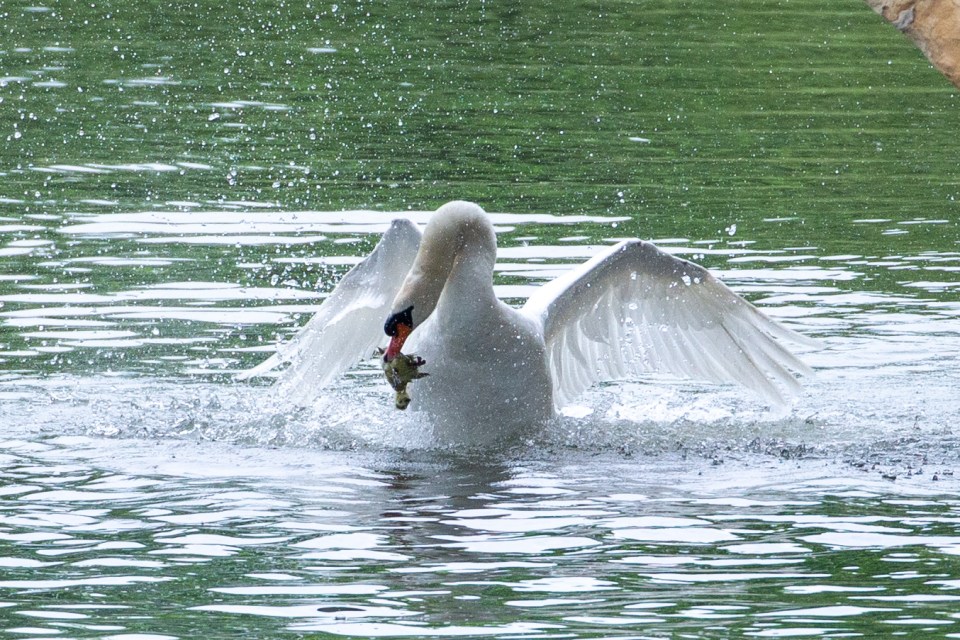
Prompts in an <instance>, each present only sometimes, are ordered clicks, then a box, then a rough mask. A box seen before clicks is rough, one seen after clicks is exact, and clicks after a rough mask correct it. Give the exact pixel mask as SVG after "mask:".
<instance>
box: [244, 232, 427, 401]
mask: <svg viewBox="0 0 960 640" xmlns="http://www.w3.org/2000/svg"><path fill="white" fill-rule="evenodd" d="M419 246H420V230H419V229H417V227H416V225H415V224H413V223H412V222H410V221H409V220H405V219H397V220H394V221H393V222H392V223H391V225H390V227H389V228H388V229H387V231H386V232H385V233H384V234H383V237H382V238H381V239H380V242H378V243H377V246H376V247H374V249H373V252H372V253H371V254H370V255H369V256H367V258H366V259H365V260H364V261H363V262H361V263H359V264H358V265H356V266H355V267H354V268H353V269H351V270H350V271H349V272H347V274H346V275H345V276H344V277H343V279H342V280H340V282H339V283H338V284H337V286H336V288H335V289H334V290H333V291H332V292H331V293H330V295H329V296H328V297H327V298H326V299H325V300H324V301H323V304H321V305H320V308H319V309H318V310H317V312H316V314H314V316H313V318H311V319H310V322H308V323H307V324H306V325H305V326H304V327H303V329H301V330H300V333H298V334H297V335H296V336H294V337H293V338H292V339H291V340H290V341H289V342H286V343H284V344H281V345H279V346H278V347H277V353H276V354H275V355H273V356H271V357H270V358H269V359H268V360H266V361H265V362H263V363H261V364H260V365H258V366H256V367H254V368H253V369H250V370H249V371H245V372H243V373H241V374H239V375H238V376H237V378H238V379H241V380H243V379H247V378H252V377H254V376H258V375H261V374H263V373H266V372H267V371H270V370H271V369H274V368H275V367H277V366H280V365H281V364H286V363H289V364H290V366H289V367H287V368H286V369H285V370H284V371H283V373H281V375H280V378H279V379H278V380H277V388H278V392H279V393H280V394H281V395H282V396H283V397H284V399H286V400H288V401H291V402H294V403H296V404H300V405H309V404H310V403H312V402H313V400H314V399H316V397H317V396H318V395H319V392H320V390H321V389H322V388H323V387H324V386H325V385H326V384H328V383H329V382H330V381H331V380H332V379H334V378H335V377H336V376H339V375H340V374H342V373H343V372H344V371H346V370H347V369H349V368H350V367H352V366H353V365H355V364H356V363H357V362H359V361H360V360H361V359H362V358H364V357H369V356H370V354H371V353H373V350H374V348H375V347H377V346H378V345H380V344H381V343H384V342H385V341H386V336H385V335H384V333H383V323H384V321H385V320H386V318H387V315H388V314H389V312H390V305H391V304H392V303H393V298H394V296H396V294H397V291H398V290H399V289H400V286H401V285H402V284H403V280H404V278H406V275H407V272H408V271H410V266H411V265H412V264H413V259H414V258H415V257H416V255H417V249H418V248H419Z"/></svg>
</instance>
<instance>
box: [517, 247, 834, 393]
mask: <svg viewBox="0 0 960 640" xmlns="http://www.w3.org/2000/svg"><path fill="white" fill-rule="evenodd" d="M523 310H524V312H525V313H528V314H530V315H531V316H533V317H535V318H537V319H539V320H540V321H541V322H542V323H543V331H544V340H545V342H546V347H547V359H548V365H549V368H550V371H551V374H552V375H553V389H554V403H555V404H556V406H557V408H558V409H559V408H560V407H562V406H563V405H564V404H566V403H568V402H570V401H571V400H573V399H574V398H575V397H576V396H577V395H578V394H580V393H581V392H582V391H584V390H585V389H586V388H587V387H589V386H590V385H592V384H594V383H595V382H599V381H601V380H614V379H621V378H625V377H628V376H631V375H637V374H641V373H648V372H660V373H670V374H675V375H680V376H684V377H692V378H699V379H704V380H710V381H715V382H738V383H740V384H742V385H744V386H746V387H748V388H750V389H752V390H754V391H756V392H758V393H760V394H761V395H762V396H763V397H764V398H766V399H767V400H768V401H771V402H774V403H777V404H782V403H783V402H785V398H786V396H787V395H792V394H794V393H796V392H797V391H798V390H799V387H800V384H799V382H797V380H796V378H795V377H794V374H795V373H796V374H806V373H810V369H809V368H808V367H807V366H806V365H805V364H804V363H803V362H801V361H800V360H799V359H798V358H797V357H796V356H794V355H793V354H792V353H791V352H790V351H788V350H787V349H786V347H784V346H783V345H782V344H781V343H780V342H779V340H785V341H789V342H794V343H797V344H808V345H810V344H815V341H813V340H810V339H808V338H805V337H803V336H801V335H799V334H797V333H795V332H793V331H791V330H789V329H787V328H786V327H783V326H781V325H779V324H777V323H776V322H775V321H773V320H771V319H770V318H768V317H767V316H765V315H764V314H763V313H761V312H760V311H759V310H758V309H757V308H756V307H754V306H753V305H751V304H750V303H749V302H747V301H746V300H744V299H743V298H741V297H740V296H738V295H737V294H735V293H734V292H733V291H731V290H730V289H729V288H727V286H726V285H724V284H723V283H722V282H720V281H719V280H717V279H716V278H714V277H713V276H712V275H710V273H709V272H707V270H706V269H704V268H703V267H700V266H698V265H695V264H693V263H691V262H688V261H686V260H681V259H680V258H675V257H673V256H671V255H669V254H667V253H664V252H663V251H660V250H659V249H658V248H657V247H655V246H654V245H652V244H650V243H649V242H642V241H640V240H630V241H626V242H621V243H620V244H618V245H616V246H615V247H613V248H612V249H610V250H609V251H606V252H604V253H602V254H600V255H598V256H596V257H595V258H593V259H592V260H590V261H589V262H587V263H585V264H584V265H582V266H581V267H579V268H577V269H574V270H573V271H571V272H570V273H567V274H564V275H562V276H560V277H559V278H557V279H556V280H554V281H552V282H550V283H547V284H546V285H544V286H543V287H542V288H540V289H539V290H537V292H536V293H534V295H532V296H531V297H530V299H529V300H528V301H527V303H526V305H525V306H524V307H523Z"/></svg>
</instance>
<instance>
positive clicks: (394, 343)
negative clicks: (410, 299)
mask: <svg viewBox="0 0 960 640" xmlns="http://www.w3.org/2000/svg"><path fill="white" fill-rule="evenodd" d="M412 331H413V329H412V328H411V327H410V325H408V324H405V323H403V322H398V323H397V335H395V336H393V337H392V338H390V346H388V347H387V350H386V352H385V353H384V354H383V361H384V362H390V361H391V360H393V359H394V358H396V357H397V356H398V355H400V349H402V348H403V343H404V342H406V341H407V336H409V335H410V333H411V332H412Z"/></svg>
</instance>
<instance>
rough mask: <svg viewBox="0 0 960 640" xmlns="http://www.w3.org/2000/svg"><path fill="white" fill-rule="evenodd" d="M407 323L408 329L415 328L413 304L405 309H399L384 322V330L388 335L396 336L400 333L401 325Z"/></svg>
mask: <svg viewBox="0 0 960 640" xmlns="http://www.w3.org/2000/svg"><path fill="white" fill-rule="evenodd" d="M401 324H403V325H406V326H407V329H412V328H413V306H409V307H407V308H406V309H404V310H403V311H398V312H396V313H395V314H393V315H392V316H390V317H389V318H387V321H386V322H385V323H384V324H383V332H384V333H386V334H387V335H388V336H392V337H396V335H397V334H398V333H400V329H399V327H400V325H401Z"/></svg>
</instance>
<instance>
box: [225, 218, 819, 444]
mask: <svg viewBox="0 0 960 640" xmlns="http://www.w3.org/2000/svg"><path fill="white" fill-rule="evenodd" d="M496 252H497V241H496V234H495V233H494V230H493V226H492V225H491V223H490V220H489V218H488V217H487V215H486V213H484V211H483V209H481V208H480V207H479V206H477V205H476V204H473V203H470V202H459V201H458V202H450V203H447V204H445V205H443V206H442V207H440V209H438V210H437V211H436V213H434V214H433V216H432V217H431V219H430V221H429V223H428V224H427V226H426V228H425V230H424V232H423V235H422V237H421V234H420V232H419V230H418V229H417V227H416V226H415V225H414V224H413V223H412V222H410V221H408V220H404V219H398V220H394V221H393V223H392V224H391V226H390V228H389V229H388V230H387V231H386V233H384V235H383V238H382V239H381V240H380V242H379V243H378V244H377V246H376V248H375V249H374V250H373V252H372V253H371V254H370V256H368V257H367V258H366V259H365V260H364V261H363V262H361V263H360V264H358V265H357V266H356V267H354V268H353V269H352V270H351V271H350V272H349V273H347V275H346V276H344V277H343V279H342V280H341V281H340V283H339V284H338V285H337V287H336V288H335V289H334V291H333V292H332V293H331V294H330V296H329V297H328V298H327V299H326V300H325V301H324V302H323V304H322V305H321V306H320V308H319V310H318V311H317V313H316V315H315V316H314V317H313V319H311V320H310V322H309V323H308V324H307V325H306V326H305V327H304V328H303V330H302V331H301V332H300V333H299V334H298V335H297V336H296V337H295V338H294V339H293V340H291V341H290V342H288V343H286V344H284V345H282V346H281V347H280V348H279V350H278V353H277V354H276V355H274V356H272V357H271V358H270V359H269V360H267V361H266V362H264V363H262V364H261V365H259V366H258V367H255V368H254V369H251V370H249V371H247V372H245V373H243V374H241V376H240V377H242V378H249V377H251V376H254V375H259V374H261V373H263V372H265V371H268V370H270V369H272V368H274V367H276V366H277V365H280V364H283V363H289V364H290V366H289V367H288V368H287V369H286V370H285V371H284V372H283V373H282V375H281V377H280V379H279V381H278V383H277V384H278V385H279V387H280V392H281V395H282V396H283V397H285V398H288V399H289V400H291V401H293V402H295V403H298V404H301V405H309V404H311V403H312V402H313V400H315V399H316V397H317V396H319V395H320V390H321V389H322V388H323V386H324V385H325V384H327V383H328V382H329V381H330V380H331V379H332V378H333V377H335V376H337V375H339V374H341V373H342V372H343V371H345V370H346V369H348V368H349V367H351V366H353V365H354V364H356V363H357V362H358V361H359V360H360V359H362V358H367V357H370V355H371V353H372V352H373V350H374V348H375V347H376V346H378V345H383V344H385V343H386V336H385V335H384V332H386V333H387V334H389V335H390V336H391V339H390V342H389V345H388V347H387V352H386V355H385V357H386V358H391V357H394V356H395V355H396V354H397V353H399V352H400V349H401V348H402V347H406V348H405V350H406V351H407V352H408V353H416V354H418V355H420V356H422V357H423V358H424V359H425V360H426V362H427V364H426V365H425V366H424V367H423V370H424V371H427V372H429V374H430V375H429V377H426V378H424V379H422V380H418V381H416V382H414V383H413V384H412V385H411V387H410V395H411V396H412V398H413V401H412V404H411V409H413V410H420V411H423V412H425V413H426V414H428V415H429V417H430V419H431V421H432V422H433V423H434V425H435V427H436V428H439V429H441V430H442V432H443V433H444V434H446V436H447V437H455V436H459V437H457V439H464V437H463V436H464V434H468V435H467V437H466V439H467V440H473V441H477V440H481V441H482V440H489V439H495V438H499V437H501V436H503V435H506V434H507V433H512V432H514V431H516V429H517V428H519V427H523V426H529V425H536V424H540V423H542V422H544V421H545V420H546V419H548V418H549V417H550V416H552V415H553V414H554V413H555V412H556V411H557V410H558V409H559V408H561V407H562V406H563V405H565V404H567V403H568V402H570V401H571V400H573V399H574V398H575V397H576V396H577V395H579V394H580V393H581V392H583V391H584V390H585V389H586V388H587V387H589V386H591V385H592V384H594V383H596V382H599V381H602V380H615V379H622V378H626V377H629V376H632V375H638V374H641V373H644V372H664V373H671V374H676V375H680V376H687V377H694V378H700V379H705V380H710V381H717V382H730V381H732V382H738V383H740V384H742V385H744V386H746V387H748V388H750V389H752V390H754V391H756V392H758V393H759V394H761V395H762V396H763V397H765V398H766V399H767V400H769V401H772V402H773V403H777V404H781V403H783V402H784V401H785V398H786V396H787V395H792V394H795V393H796V392H797V391H798V389H799V386H800V385H799V383H798V381H797V380H796V378H795V374H807V373H809V372H810V370H809V368H808V367H807V366H806V365H805V364H804V363H803V362H801V361H800V360H799V359H798V358H797V357H796V356H794V355H793V354H792V353H791V352H790V351H788V350H787V349H786V348H785V347H784V346H783V345H782V344H781V342H780V341H779V340H786V341H789V342H794V343H797V344H810V343H812V342H813V341H811V340H809V339H807V338H805V337H803V336H801V335H799V334H797V333H794V332H793V331H791V330H789V329H787V328H785V327H783V326H781V325H779V324H777V323H776V322H774V321H773V320H771V319H770V318H768V317H767V316H765V315H764V314H763V313H761V312H760V311H759V310H757V309H756V308H755V307H754V306H753V305H751V304H750V303H748V302H747V301H745V300H744V299H743V298H741V297H740V296H738V295H737V294H735V293H734V292H733V291H731V290H730V289H729V288H727V287H726V286H725V285H724V284H723V283H721V282H720V281H719V280H717V279H716V278H714V277H713V276H712V275H710V273H708V272H707V271H706V269H704V268H703V267H700V266H698V265H695V264H693V263H691V262H688V261H686V260H681V259H679V258H675V257H673V256H671V255H668V254H666V253H664V252H662V251H660V250H659V249H657V248H656V247H655V246H654V245H652V244H650V243H649V242H643V241H640V240H629V241H625V242H621V243H620V244H618V245H616V246H614V247H612V248H610V249H609V250H607V251H605V252H603V253H601V254H600V255H597V256H596V257H594V258H593V259H592V260H590V261H588V262H586V263H585V264H583V265H582V266H580V267H579V268H576V269H573V270H571V271H569V272H568V273H566V274H564V275H563V276H561V277H559V278H557V279H556V280H554V281H552V282H550V283H548V284H546V285H544V286H543V287H541V288H540V289H539V290H537V291H536V292H535V293H534V294H533V295H532V296H531V297H530V298H529V300H528V301H527V303H526V304H525V305H524V306H523V307H522V308H521V309H515V308H513V307H510V306H508V305H506V304H504V303H503V302H501V301H500V300H499V299H497V297H496V296H495V295H494V291H493V269H494V262H495V260H496ZM408 337H409V339H408ZM388 393H389V388H388V387H387V385H386V383H385V384H384V396H385V399H384V411H393V410H394V409H393V408H392V406H391V405H392V402H390V401H389V400H387V397H388Z"/></svg>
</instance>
